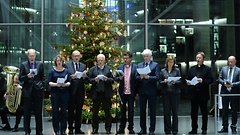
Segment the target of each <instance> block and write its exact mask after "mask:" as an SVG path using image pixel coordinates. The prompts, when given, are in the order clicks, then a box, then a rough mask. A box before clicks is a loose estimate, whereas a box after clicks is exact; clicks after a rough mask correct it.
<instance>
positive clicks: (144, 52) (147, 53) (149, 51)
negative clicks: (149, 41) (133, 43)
mask: <svg viewBox="0 0 240 135" xmlns="http://www.w3.org/2000/svg"><path fill="white" fill-rule="evenodd" d="M142 55H148V56H152V51H151V50H149V49H145V50H143V52H142Z"/></svg>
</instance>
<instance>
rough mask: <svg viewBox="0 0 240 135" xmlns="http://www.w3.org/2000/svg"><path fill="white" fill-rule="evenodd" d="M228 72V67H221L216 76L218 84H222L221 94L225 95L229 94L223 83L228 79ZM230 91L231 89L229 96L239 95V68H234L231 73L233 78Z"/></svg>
mask: <svg viewBox="0 0 240 135" xmlns="http://www.w3.org/2000/svg"><path fill="white" fill-rule="evenodd" d="M228 70H229V66H224V67H222V69H221V71H220V73H219V76H218V81H219V83H220V84H222V88H221V94H226V93H229V91H228V90H227V87H225V86H224V83H225V82H226V81H225V80H227V78H228ZM232 85H233V87H232V89H231V92H230V93H231V94H238V93H239V86H240V68H239V67H236V66H235V67H234V72H233V78H232Z"/></svg>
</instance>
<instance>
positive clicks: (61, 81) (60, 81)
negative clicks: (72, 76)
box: [57, 75, 68, 83]
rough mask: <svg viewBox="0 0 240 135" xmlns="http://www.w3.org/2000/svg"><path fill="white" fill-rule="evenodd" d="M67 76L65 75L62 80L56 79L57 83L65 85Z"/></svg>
mask: <svg viewBox="0 0 240 135" xmlns="http://www.w3.org/2000/svg"><path fill="white" fill-rule="evenodd" d="M67 77H68V75H65V77H64V78H57V83H65V81H66V80H67Z"/></svg>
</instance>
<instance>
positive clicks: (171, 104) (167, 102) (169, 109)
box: [162, 92, 180, 132]
mask: <svg viewBox="0 0 240 135" xmlns="http://www.w3.org/2000/svg"><path fill="white" fill-rule="evenodd" d="M162 100H163V113H164V131H165V132H178V106H179V101H180V94H179V93H177V94H173V93H172V92H167V93H166V94H163V95H162ZM171 117H172V120H171Z"/></svg>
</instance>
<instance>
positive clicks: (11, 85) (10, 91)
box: [3, 66, 22, 113]
mask: <svg viewBox="0 0 240 135" xmlns="http://www.w3.org/2000/svg"><path fill="white" fill-rule="evenodd" d="M3 71H5V72H6V76H7V78H6V79H7V85H6V86H7V99H6V106H7V108H8V110H9V112H11V113H15V112H16V111H17V108H18V105H20V102H21V96H22V91H21V90H15V87H16V86H18V83H17V82H14V77H15V75H16V74H17V73H18V72H19V68H17V67H14V66H5V67H3Z"/></svg>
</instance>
